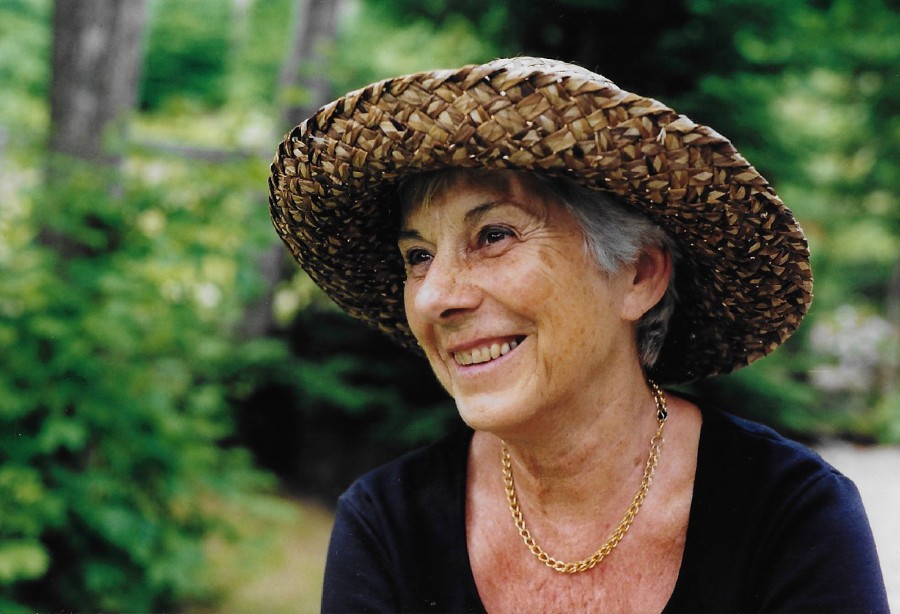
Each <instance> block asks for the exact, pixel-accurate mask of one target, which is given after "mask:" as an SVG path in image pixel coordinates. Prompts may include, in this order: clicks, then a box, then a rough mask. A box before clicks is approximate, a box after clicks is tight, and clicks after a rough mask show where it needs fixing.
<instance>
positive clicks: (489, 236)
mask: <svg viewBox="0 0 900 614" xmlns="http://www.w3.org/2000/svg"><path fill="white" fill-rule="evenodd" d="M511 236H513V232H512V231H511V230H510V229H509V228H503V227H500V226H487V227H486V228H483V229H482V230H481V232H480V233H479V234H478V239H479V242H480V243H482V244H483V245H492V244H494V243H499V242H500V241H502V240H503V239H507V238H509V237H511Z"/></svg>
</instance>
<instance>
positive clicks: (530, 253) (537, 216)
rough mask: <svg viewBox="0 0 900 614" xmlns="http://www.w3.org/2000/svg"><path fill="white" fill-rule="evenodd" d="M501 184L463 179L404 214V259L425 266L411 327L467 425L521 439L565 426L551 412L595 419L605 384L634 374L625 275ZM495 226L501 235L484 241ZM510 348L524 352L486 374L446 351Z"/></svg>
mask: <svg viewBox="0 0 900 614" xmlns="http://www.w3.org/2000/svg"><path fill="white" fill-rule="evenodd" d="M503 183H504V182H494V183H487V182H484V181H467V180H465V179H462V180H458V181H457V182H455V183H453V184H451V185H450V186H449V187H448V189H447V190H445V191H444V192H443V193H440V194H438V195H436V197H435V198H434V199H433V201H432V202H431V203H430V204H429V205H428V206H418V207H415V208H413V209H412V210H411V211H407V212H406V213H405V215H404V217H403V220H402V224H401V230H402V231H404V232H401V237H404V236H405V238H401V240H400V241H399V248H400V251H401V253H402V254H404V256H405V257H408V255H409V254H410V253H413V254H414V256H416V257H419V258H421V259H422V262H417V263H415V264H410V263H408V264H407V282H406V288H405V306H406V313H407V318H408V320H409V324H410V327H411V328H412V331H413V333H414V334H415V336H416V338H417V339H418V340H419V343H420V344H421V346H422V348H423V349H424V350H425V353H426V355H427V356H428V360H429V361H430V363H431V366H432V368H433V369H434V372H435V374H436V375H437V377H438V379H439V380H440V382H441V384H442V385H443V386H444V387H445V388H446V389H447V391H448V392H449V393H450V395H451V396H452V397H453V398H454V399H455V400H456V404H457V407H458V409H459V412H460V414H461V416H462V417H463V419H464V420H465V421H466V422H467V423H468V424H469V425H470V426H472V427H473V428H475V429H477V430H486V431H490V432H493V433H495V434H497V435H498V436H501V437H505V436H514V435H518V436H519V437H526V438H528V437H531V436H537V434H539V433H543V434H544V435H546V434H547V433H548V431H547V429H548V427H550V428H553V427H555V428H559V427H560V426H561V425H560V424H559V416H558V415H556V416H554V414H555V413H556V411H555V410H561V409H562V408H565V410H566V411H567V412H569V413H572V412H575V413H577V412H592V411H594V408H595V406H596V399H597V398H598V395H599V396H602V394H603V391H604V389H605V386H606V383H607V382H608V381H609V380H610V379H611V378H614V377H616V376H617V374H620V373H622V372H623V371H625V370H628V371H634V370H635V369H637V370H638V371H639V370H640V367H639V365H636V363H635V356H636V352H635V351H634V350H633V348H634V332H633V331H634V319H635V318H633V317H631V316H630V315H629V314H626V313H625V311H626V297H627V294H628V279H629V272H630V268H629V267H622V269H621V270H620V271H619V272H618V273H617V274H615V275H612V276H609V275H606V274H605V273H603V272H602V271H601V270H600V268H599V266H598V265H597V264H596V263H595V261H594V260H593V259H592V258H591V257H590V256H589V255H588V254H587V252H586V251H585V248H584V239H583V235H582V233H581V230H580V227H579V226H578V223H577V221H576V220H575V219H574V218H573V217H572V216H571V215H570V214H569V213H568V212H567V211H566V210H565V209H564V208H563V206H562V205H561V204H559V203H557V202H555V201H553V200H551V199H549V198H545V197H543V196H541V195H540V194H539V193H537V192H536V191H534V190H529V189H528V188H527V187H526V186H524V185H523V183H522V182H521V181H519V180H517V179H513V180H511V181H509V182H508V183H507V185H503ZM479 208H481V209H479ZM475 211H478V213H477V214H473V213H472V212H475ZM493 227H498V228H502V229H503V230H504V231H507V232H508V233H509V234H508V236H501V237H500V238H499V239H498V240H495V241H494V240H491V241H489V242H488V241H484V240H483V234H480V233H484V232H485V229H486V228H487V229H490V228H493ZM404 233H405V235H404ZM491 238H493V237H491ZM417 250H418V251H417ZM511 337H515V338H521V337H524V341H523V342H522V344H521V345H520V346H519V347H518V348H517V349H515V350H514V351H513V352H511V353H510V354H509V355H508V356H505V357H503V359H501V360H500V361H498V362H497V364H496V365H490V367H489V368H488V369H483V370H484V371H489V372H485V373H480V374H473V373H468V372H467V371H473V370H472V369H468V370H467V369H465V368H460V366H459V365H457V364H456V362H455V361H454V359H453V356H452V355H451V353H450V351H449V349H452V348H453V347H455V345H456V344H459V343H464V342H471V341H474V340H480V339H488V340H490V339H497V338H504V339H505V338H511ZM489 364H490V363H489ZM486 366H487V365H486ZM575 423H577V422H575Z"/></svg>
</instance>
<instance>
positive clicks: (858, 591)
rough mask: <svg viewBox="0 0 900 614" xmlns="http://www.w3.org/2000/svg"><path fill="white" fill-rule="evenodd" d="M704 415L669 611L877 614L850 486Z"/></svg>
mask: <svg viewBox="0 0 900 614" xmlns="http://www.w3.org/2000/svg"><path fill="white" fill-rule="evenodd" d="M702 412H703V427H702V429H701V436H700V448H699V453H698V460H697V472H696V479H695V483H694V495H693V502H692V504H691V519H690V523H689V526H688V535H687V542H686V547H685V554H684V561H683V565H682V570H681V575H680V577H679V583H678V585H677V590H676V593H675V595H674V596H673V601H672V604H671V607H670V609H669V611H681V610H685V609H687V610H691V611H708V610H715V611H725V610H729V609H734V610H742V611H774V610H782V609H784V610H792V611H822V612H833V611H851V610H855V609H857V608H853V607H851V608H849V610H847V609H846V608H847V606H849V605H851V604H854V603H856V604H857V605H859V604H866V605H870V606H871V611H876V612H881V611H884V607H885V606H884V604H885V601H884V599H885V597H884V586H883V583H882V581H881V574H880V570H879V568H878V558H877V554H876V552H875V546H874V541H873V539H872V534H871V530H870V528H869V525H868V521H867V519H866V514H865V510H864V509H863V506H862V501H861V500H860V497H859V492H858V491H857V489H856V486H855V485H854V484H853V482H852V481H851V480H850V479H848V478H847V477H845V476H844V475H843V474H841V473H840V472H839V471H838V470H837V469H835V468H834V467H832V466H831V465H830V464H828V463H827V462H826V461H825V460H823V459H822V458H821V457H820V456H819V455H818V454H817V453H816V452H815V451H813V450H811V449H809V448H807V447H806V446H804V445H802V444H800V443H798V442H795V441H793V440H791V439H789V438H787V437H784V436H782V435H780V434H778V433H777V432H776V431H775V430H773V429H771V428H769V427H767V426H764V425H762V424H759V423H756V422H753V421H750V420H745V419H743V418H739V417H736V416H733V415H730V414H726V413H724V412H721V411H718V410H715V409H710V408H708V407H707V408H702ZM835 553H840V557H837V558H836V557H835V556H834V555H835ZM726 561H727V563H728V564H724V563H725V562H726ZM848 569H852V573H851V572H849V571H848ZM848 574H849V575H848ZM851 576H852V578H851ZM842 578H844V579H849V580H851V582H850V583H851V584H852V586H851V587H848V586H847V583H846V582H844V581H842Z"/></svg>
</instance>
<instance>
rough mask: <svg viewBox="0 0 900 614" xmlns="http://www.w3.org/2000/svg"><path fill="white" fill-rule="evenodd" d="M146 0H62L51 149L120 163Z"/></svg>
mask: <svg viewBox="0 0 900 614" xmlns="http://www.w3.org/2000/svg"><path fill="white" fill-rule="evenodd" d="M145 20H146V11H145V0H57V1H56V4H55V6H54V11H53V52H52V77H51V81H50V123H51V136H50V150H51V152H54V153H61V154H66V155H69V156H74V157H76V158H79V159H82V160H86V161H90V162H99V163H103V164H107V165H115V164H117V163H118V162H119V161H120V160H121V142H122V141H123V140H124V136H125V125H124V120H125V116H126V115H127V113H128V112H129V111H131V110H132V109H133V107H134V105H135V101H136V100H137V87H138V77H139V74H140V65H141V33H142V30H143V27H144V22H145Z"/></svg>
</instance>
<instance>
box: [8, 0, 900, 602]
mask: <svg viewBox="0 0 900 614" xmlns="http://www.w3.org/2000/svg"><path fill="white" fill-rule="evenodd" d="M519 54H529V55H543V56H548V57H554V58H558V59H563V60H568V61H574V62H576V63H579V64H582V65H584V66H586V67H588V68H591V69H594V70H596V71H597V72H600V73H601V74H604V75H606V76H608V77H610V78H611V79H613V80H614V81H615V82H617V83H618V84H619V85H620V86H622V87H624V88H626V89H631V90H633V91H637V92H640V93H642V94H645V95H650V96H653V97H656V98H659V99H662V100H663V101H665V102H666V103H668V104H670V105H672V106H673V107H675V108H676V109H678V110H679V111H680V112H682V113H685V114H687V115H689V116H690V117H691V118H692V119H694V120H696V121H698V122H700V123H705V124H709V125H711V126H713V127H715V128H716V129H717V130H719V131H720V132H722V133H724V134H726V135H728V136H729V137H730V138H731V139H732V140H733V141H734V142H735V143H736V145H737V146H738V148H739V149H740V150H741V151H742V152H743V153H744V154H745V155H746V156H747V157H748V158H749V159H750V160H751V161H752V162H753V163H754V165H755V166H756V167H757V168H759V169H760V171H761V172H762V173H763V174H764V175H765V176H766V177H767V178H768V179H769V180H770V181H771V182H772V183H773V184H774V185H775V186H776V189H777V190H778V192H779V194H781V196H782V197H783V199H784V200H785V202H786V203H787V204H788V206H789V207H791V208H792V209H793V211H794V212H795V214H796V216H797V217H798V218H799V220H800V222H801V224H802V226H803V227H804V229H805V230H806V232H807V235H808V237H809V241H810V244H811V250H812V253H813V266H814V272H815V277H816V286H815V293H816V300H815V302H814V304H813V307H812V311H811V312H810V315H809V317H808V318H807V320H806V321H805V322H804V324H803V326H802V327H801V328H800V330H799V332H798V333H797V334H796V335H795V336H794V337H793V338H792V339H791V340H790V341H789V342H788V343H787V344H785V346H783V347H782V348H781V349H780V350H779V351H778V352H776V353H775V354H774V355H773V356H771V357H769V358H767V359H766V360H764V361H761V362H759V363H757V364H755V365H754V366H752V367H750V368H747V369H744V370H742V371H740V372H739V373H737V374H735V375H732V376H727V377H720V378H716V379H715V380H713V381H710V382H704V383H702V384H699V385H696V386H694V387H692V388H691V389H690V390H689V391H693V392H701V393H702V394H704V395H706V396H707V397H708V398H710V399H712V400H713V401H714V402H716V403H718V404H719V405H720V406H722V407H723V408H725V409H728V410H730V411H733V412H735V413H739V414H741V415H745V416H749V417H752V418H754V419H757V420H760V421H763V422H766V423H768V424H770V425H772V426H774V427H775V428H777V429H779V430H780V431H782V432H783V433H786V434H788V435H790V436H793V437H795V438H798V439H800V440H802V441H805V442H807V443H811V444H813V445H816V446H818V447H820V449H823V450H825V451H826V452H827V454H826V456H828V454H831V451H834V450H836V451H837V452H836V453H835V454H836V457H838V456H840V455H841V454H850V455H851V456H853V453H856V452H859V453H861V454H868V455H869V456H865V457H859V455H857V456H855V457H854V458H865V459H869V460H867V461H864V462H862V464H860V465H858V466H859V467H861V469H859V470H860V471H864V470H866V468H867V467H868V468H869V469H872V468H873V467H878V469H877V471H878V472H880V475H876V476H874V477H873V478H872V480H873V482H872V484H873V486H872V487H873V489H875V491H879V490H880V491H881V492H882V493H883V492H886V491H885V490H884V487H885V484H884V483H883V482H885V481H886V479H885V478H887V480H890V479H891V478H893V477H894V476H892V475H891V474H890V470H888V469H887V468H888V467H897V468H898V469H893V470H894V471H900V461H898V460H897V458H898V457H897V456H896V454H897V452H898V448H896V447H895V446H896V444H897V443H898V442H900V389H898V370H900V351H898V345H900V344H898V335H900V332H898V331H900V248H898V245H900V241H898V235H900V206H898V187H900V181H898V180H900V117H898V109H900V69H898V67H900V8H898V6H897V4H896V2H894V0H718V1H717V0H656V1H653V0H631V1H628V0H545V1H542V2H533V1H530V0H229V1H226V0H192V1H190V2H189V1H187V0H57V1H56V2H54V1H53V0H0V611H3V612H17V611H22V612H26V611H28V612H31V611H50V610H54V611H55V610H60V611H64V610H65V611H68V610H77V611H85V612H88V611H100V610H104V611H162V610H181V611H187V612H217V611H247V610H257V611H259V610H267V611H285V612H296V611H301V612H302V611H317V609H318V591H319V590H320V588H319V583H320V582H321V568H322V560H323V558H322V557H323V552H324V548H325V546H326V544H327V539H328V531H329V529H330V522H331V507H332V506H333V504H334V501H335V499H336V497H337V495H338V494H340V492H341V491H342V490H343V489H344V488H346V486H347V485H348V484H349V482H350V481H351V480H352V479H353V478H354V477H356V476H358V475H359V474H360V473H362V472H363V471H365V470H366V469H368V468H370V467H373V466H375V465H377V464H379V463H381V462H384V461H385V460H387V459H389V458H391V457H393V456H396V455H397V454H399V453H401V452H402V451H404V450H408V449H410V448H411V447H414V446H418V445H421V444H423V443H426V442H428V441H431V440H433V439H435V438H437V437H439V436H441V434H442V433H444V432H446V430H447V429H448V428H450V427H451V426H452V425H453V424H455V422H456V420H457V417H456V415H455V411H454V409H453V407H452V404H451V403H450V402H449V401H448V399H447V398H446V397H445V396H444V395H443V393H442V392H441V391H440V390H439V389H438V388H437V386H436V384H435V383H434V382H433V378H432V376H431V374H430V372H429V370H428V367H427V365H425V364H422V363H421V362H420V361H418V359H416V358H414V357H411V356H407V355H405V353H404V352H403V351H401V350H399V349H397V348H395V347H393V346H392V345H391V344H390V343H389V342H387V341H383V340H382V339H381V338H380V337H379V335H377V334H375V333H372V332H370V331H368V330H366V329H363V328H361V327H360V325H358V324H356V323H354V322H352V321H350V320H349V319H348V318H347V317H345V316H344V315H343V314H341V313H340V312H338V311H337V310H336V308H334V307H333V306H332V305H331V304H330V302H329V301H328V300H327V299H324V298H323V297H322V295H321V294H320V293H319V292H318V291H317V290H316V289H315V287H313V286H312V284H311V282H310V281H309V280H308V279H307V278H306V276H305V275H304V274H302V272H300V271H299V268H298V267H296V266H295V265H293V264H292V262H291V261H289V260H288V258H287V256H286V254H285V251H284V249H283V247H282V246H281V244H280V243H279V242H278V239H277V238H276V236H275V233H274V232H273V230H272V228H271V225H270V222H269V220H268V211H267V193H266V179H267V174H268V164H269V162H270V160H271V157H272V155H273V153H274V151H275V147H276V144H277V143H278V142H279V141H280V139H281V137H282V135H283V134H284V133H285V132H286V131H287V130H289V129H290V128H291V127H293V126H294V125H295V124H297V123H299V122H300V121H301V120H302V119H303V118H305V117H306V116H308V115H310V114H311V113H312V112H313V111H314V110H315V109H316V108H317V107H318V106H319V105H321V104H323V103H324V102H327V101H328V100H330V99H332V98H333V97H335V96H337V95H340V94H341V93H343V92H345V91H347V90H350V89H353V88H356V87H360V86H362V85H364V84H366V83H368V82H370V81H373V80H376V79H379V78H383V77H388V76H393V75H395V74H400V73H403V72H410V71H415V70H419V69H430V68H436V67H456V66H459V65H462V64H464V63H467V62H479V61H485V60H489V59H492V58H494V57H497V56H506V55H519ZM882 453H887V454H888V456H883V455H882ZM891 454H894V456H890V455H891ZM891 459H893V460H891ZM847 462H851V461H847ZM878 463H881V464H880V465H878ZM891 463H893V464H891ZM886 471H887V472H886ZM851 477H856V476H855V475H854V474H852V473H851ZM856 479H858V480H859V481H860V484H861V486H863V482H865V480H866V478H865V477H863V476H862V475H860V477H858V478H856ZM866 483H867V482H866ZM864 494H865V493H864ZM895 494H897V493H895ZM884 497H885V495H882V496H881V499H884ZM897 497H898V498H897V499H895V500H894V503H893V505H894V506H895V507H892V508H891V510H890V511H889V512H887V513H889V514H890V517H891V518H893V519H894V520H893V521H891V522H894V521H896V518H897V516H896V509H897V508H896V505H900V494H897ZM872 513H873V512H872V510H870V514H872ZM874 521H875V519H874V518H873V522H874ZM897 524H900V523H897ZM895 537H896V538H897V540H896V541H890V542H888V541H886V540H887V539H891V540H894V537H891V538H887V537H879V539H881V540H883V541H880V543H879V546H880V547H881V548H882V558H883V559H884V558H885V555H886V554H887V558H888V559H890V558H891V556H894V557H895V560H896V561H897V563H898V564H900V557H898V556H897V554H896V553H897V552H900V536H895ZM885 545H887V548H885ZM892 553H893V555H892ZM886 571H889V570H887V569H886ZM892 573H893V572H892ZM892 577H898V578H900V576H896V575H895V576H892Z"/></svg>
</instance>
